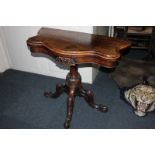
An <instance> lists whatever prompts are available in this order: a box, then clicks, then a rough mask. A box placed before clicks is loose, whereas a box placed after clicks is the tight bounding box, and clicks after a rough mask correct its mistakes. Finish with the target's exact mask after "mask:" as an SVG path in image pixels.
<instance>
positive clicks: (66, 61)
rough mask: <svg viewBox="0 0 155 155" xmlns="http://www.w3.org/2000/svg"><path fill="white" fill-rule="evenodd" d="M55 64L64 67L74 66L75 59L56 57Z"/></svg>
mask: <svg viewBox="0 0 155 155" xmlns="http://www.w3.org/2000/svg"><path fill="white" fill-rule="evenodd" d="M56 62H57V63H59V64H62V65H65V66H71V65H75V64H76V59H75V58H65V57H57V58H56Z"/></svg>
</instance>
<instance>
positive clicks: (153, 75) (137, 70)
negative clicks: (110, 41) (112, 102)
mask: <svg viewBox="0 0 155 155" xmlns="http://www.w3.org/2000/svg"><path fill="white" fill-rule="evenodd" d="M133 53H134V52H133ZM144 76H147V77H148V79H147V80H148V82H149V83H150V84H151V85H152V86H154V87H155V62H149V61H144V60H140V59H139V60H138V59H137V60H134V59H130V58H127V57H124V58H122V61H121V63H120V64H119V66H118V67H117V68H116V69H115V71H114V72H112V73H111V77H112V78H113V79H114V80H115V81H116V83H117V84H118V87H119V88H123V87H132V86H133V85H136V84H137V83H142V82H143V77H144Z"/></svg>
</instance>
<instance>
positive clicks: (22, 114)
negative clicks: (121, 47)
mask: <svg viewBox="0 0 155 155" xmlns="http://www.w3.org/2000/svg"><path fill="white" fill-rule="evenodd" d="M62 82H64V80H62V79H57V78H52V77H47V76H42V75H37V74H31V73H26V72H21V71H16V70H7V71H6V72H4V73H3V74H2V75H1V76H0V128H2V129H4V128H5V129H61V128H63V123H64V120H65V116H66V97H67V95H66V94H63V95H61V97H60V98H57V99H47V98H45V97H44V96H43V92H44V91H45V90H55V85H56V83H62ZM84 86H85V88H86V89H91V90H93V91H94V92H95V93H94V94H95V100H96V103H98V104H105V105H107V106H108V107H109V111H108V112H107V113H101V112H98V111H95V110H94V109H92V108H91V107H89V106H88V105H87V104H86V102H85V101H84V99H83V98H80V97H76V99H75V107H74V113H73V119H72V122H71V128H73V129H77V128H80V129H131V128H134V129H139V128H149V129H151V128H155V113H149V114H148V115H147V116H146V117H142V118H141V117H138V116H136V115H135V114H134V113H133V109H132V108H131V106H130V105H128V104H127V103H125V102H124V101H122V100H121V99H120V91H119V88H118V86H117V83H116V82H115V81H114V80H113V79H112V78H111V77H110V75H109V73H105V72H104V71H102V70H101V71H100V73H99V75H98V76H97V78H96V80H95V82H94V84H93V85H89V84H84Z"/></svg>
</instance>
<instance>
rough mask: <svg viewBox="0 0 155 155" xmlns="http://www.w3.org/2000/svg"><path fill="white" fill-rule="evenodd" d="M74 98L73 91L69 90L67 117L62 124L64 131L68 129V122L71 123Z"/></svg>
mask: <svg viewBox="0 0 155 155" xmlns="http://www.w3.org/2000/svg"><path fill="white" fill-rule="evenodd" d="M74 98H75V90H74V89H71V90H70V91H69V96H68V98H67V116H66V120H65V123H64V128H65V129H68V128H69V126H70V122H71V119H72V114H73V107H74Z"/></svg>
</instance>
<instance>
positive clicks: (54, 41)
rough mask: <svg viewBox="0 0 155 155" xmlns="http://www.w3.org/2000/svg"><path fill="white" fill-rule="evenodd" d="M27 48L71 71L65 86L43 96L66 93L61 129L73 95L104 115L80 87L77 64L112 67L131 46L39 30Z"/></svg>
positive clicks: (113, 40)
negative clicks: (45, 55)
mask: <svg viewBox="0 0 155 155" xmlns="http://www.w3.org/2000/svg"><path fill="white" fill-rule="evenodd" d="M77 36H78V37H77ZM27 45H28V47H29V48H30V50H31V52H32V53H43V54H47V55H48V56H51V57H53V58H55V59H56V61H57V62H59V63H60V64H62V65H64V66H68V67H69V68H70V72H69V74H68V75H67V77H66V83H65V85H58V86H57V87H56V92H55V93H54V94H53V93H51V92H49V93H45V96H46V97H59V96H60V95H61V94H62V92H64V91H65V92H67V93H68V98H67V116H66V120H65V123H64V128H69V126H70V122H71V119H72V113H73V107H74V99H75V97H76V96H80V97H84V99H85V100H86V102H87V103H88V104H89V105H90V106H91V107H92V108H94V109H96V110H98V111H101V112H107V110H108V108H107V107H106V106H104V105H98V104H95V102H94V97H93V96H94V95H93V93H92V92H91V91H87V90H85V89H84V88H83V86H82V83H81V76H80V74H79V73H78V65H79V64H87V63H89V64H97V65H101V66H102V67H106V68H113V67H115V65H116V63H117V62H118V59H119V58H120V56H121V52H122V51H123V50H125V49H127V48H129V47H130V42H128V41H126V40H122V39H116V38H111V37H107V36H101V35H94V34H87V33H81V32H71V31H64V30H58V29H49V28H42V29H40V31H39V32H38V35H37V36H34V37H31V38H29V39H28V40H27Z"/></svg>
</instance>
